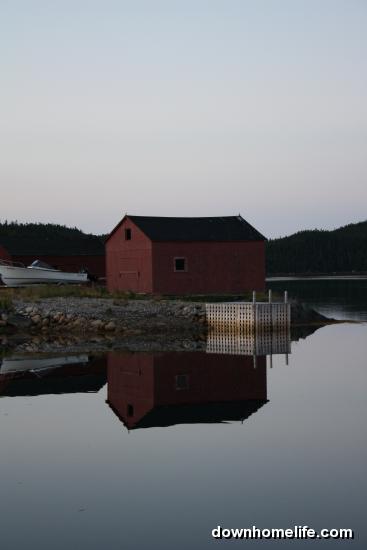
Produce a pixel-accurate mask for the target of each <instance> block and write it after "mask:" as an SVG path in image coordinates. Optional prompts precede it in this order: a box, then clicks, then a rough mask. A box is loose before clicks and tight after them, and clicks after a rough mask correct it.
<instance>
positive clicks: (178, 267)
mask: <svg viewBox="0 0 367 550" xmlns="http://www.w3.org/2000/svg"><path fill="white" fill-rule="evenodd" d="M175 271H187V262H186V258H175Z"/></svg>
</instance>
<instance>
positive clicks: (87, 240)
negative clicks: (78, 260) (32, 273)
mask: <svg viewBox="0 0 367 550" xmlns="http://www.w3.org/2000/svg"><path fill="white" fill-rule="evenodd" d="M0 245H2V246H3V247H5V248H6V250H7V251H8V252H9V253H10V254H11V255H29V254H35V255H40V254H42V255H54V254H56V255H62V254H81V255H83V254H91V255H93V254H96V255H97V254H104V236H103V235H100V236H98V235H91V234H86V233H83V231H81V230H80V229H77V228H76V227H74V228H69V227H65V226H64V225H56V224H52V223H46V224H45V223H18V222H6V221H5V222H0Z"/></svg>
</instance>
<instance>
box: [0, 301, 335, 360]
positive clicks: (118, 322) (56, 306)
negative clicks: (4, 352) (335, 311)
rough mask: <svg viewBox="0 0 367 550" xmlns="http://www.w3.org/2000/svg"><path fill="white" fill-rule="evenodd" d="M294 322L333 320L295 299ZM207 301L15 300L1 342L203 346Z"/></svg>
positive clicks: (73, 346)
mask: <svg viewBox="0 0 367 550" xmlns="http://www.w3.org/2000/svg"><path fill="white" fill-rule="evenodd" d="M291 309H292V314H291V315H292V326H297V325H307V324H314V325H322V324H326V323H328V322H332V321H333V320H330V319H327V318H325V317H324V316H323V315H320V314H319V313H317V312H316V311H314V310H310V309H308V308H307V307H305V306H303V305H302V304H299V303H297V302H293V303H292V304H291ZM206 335H207V324H206V313H205V303H202V302H200V303H198V302H184V301H180V300H162V299H161V300H154V299H144V300H132V299H126V300H124V299H121V300H111V299H106V298H70V297H68V298H46V299H41V300H37V301H36V302H32V301H27V300H20V299H18V300H14V302H13V307H12V309H11V310H10V311H2V312H0V343H1V345H2V347H3V348H4V347H8V346H10V347H12V348H13V347H15V348H17V349H19V350H23V351H26V352H37V351H40V350H42V351H55V350H57V349H60V350H65V349H67V350H68V351H75V350H79V349H81V348H83V349H86V348H88V347H90V348H91V349H94V350H101V351H102V350H104V349H111V348H126V349H134V348H136V347H138V348H139V349H141V348H142V349H146V350H159V349H162V350H164V349H191V350H193V349H201V347H202V343H203V342H205V340H206Z"/></svg>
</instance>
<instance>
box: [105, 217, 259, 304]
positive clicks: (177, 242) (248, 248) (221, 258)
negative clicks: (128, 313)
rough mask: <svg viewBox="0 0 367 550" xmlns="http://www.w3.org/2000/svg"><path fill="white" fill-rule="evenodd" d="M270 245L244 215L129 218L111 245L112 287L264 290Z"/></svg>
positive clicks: (164, 290)
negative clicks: (266, 254)
mask: <svg viewBox="0 0 367 550" xmlns="http://www.w3.org/2000/svg"><path fill="white" fill-rule="evenodd" d="M265 240H266V239H265V237H264V236H263V235H261V234H260V233H259V232H258V231H257V230H256V229H255V228H254V227H252V226H251V225H250V224H249V223H248V222H246V221H245V220H244V219H243V218H242V217H241V216H226V217H215V218H168V217H166V218H162V217H148V216H130V215H126V216H125V217H124V218H123V219H122V220H121V222H120V223H119V224H118V225H117V226H116V227H115V228H114V229H113V231H112V232H111V234H110V235H109V237H108V239H107V241H106V275H107V287H108V289H109V290H110V291H114V290H121V291H129V290H130V291H134V292H145V293H158V294H216V293H226V294H235V293H241V292H244V291H248V290H263V289H264V288H265Z"/></svg>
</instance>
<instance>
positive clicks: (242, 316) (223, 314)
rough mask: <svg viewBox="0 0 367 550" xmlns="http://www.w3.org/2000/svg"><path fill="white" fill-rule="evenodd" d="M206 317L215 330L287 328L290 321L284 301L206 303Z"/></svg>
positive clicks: (286, 303)
mask: <svg viewBox="0 0 367 550" xmlns="http://www.w3.org/2000/svg"><path fill="white" fill-rule="evenodd" d="M206 319H207V323H208V326H209V327H212V328H214V329H215V330H216V331H231V330H236V329H241V330H243V329H245V330H247V329H250V328H251V329H256V331H258V332H259V331H268V330H279V329H280V330H287V329H288V328H289V327H290V323H291V307H290V304H289V303H288V301H287V300H285V301H284V302H271V301H269V302H255V301H254V302H223V303H213V304H206Z"/></svg>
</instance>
